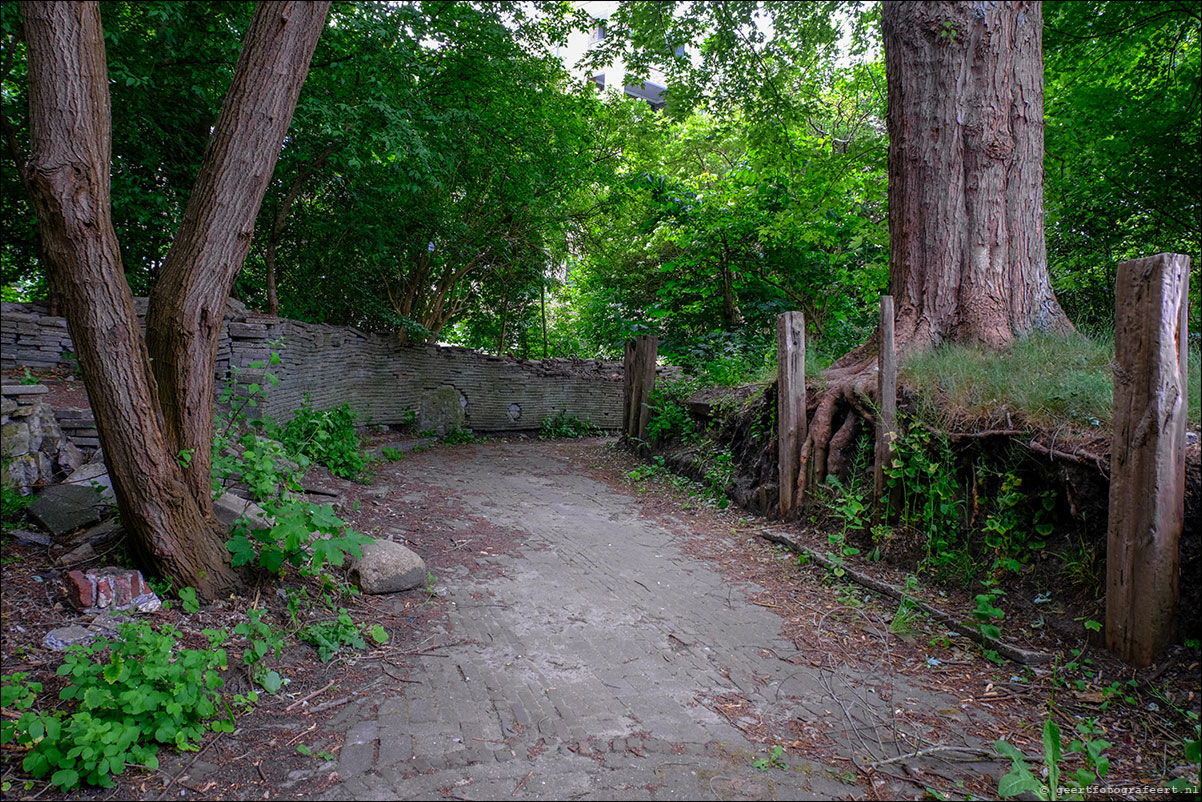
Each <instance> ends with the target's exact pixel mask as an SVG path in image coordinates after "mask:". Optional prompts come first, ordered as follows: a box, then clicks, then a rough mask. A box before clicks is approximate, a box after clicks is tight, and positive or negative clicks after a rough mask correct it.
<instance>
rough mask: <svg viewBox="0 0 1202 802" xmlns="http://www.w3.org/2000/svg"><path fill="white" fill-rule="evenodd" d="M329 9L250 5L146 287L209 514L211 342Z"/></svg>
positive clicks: (183, 446) (164, 375) (150, 322)
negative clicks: (205, 137)
mask: <svg viewBox="0 0 1202 802" xmlns="http://www.w3.org/2000/svg"><path fill="white" fill-rule="evenodd" d="M329 7H330V3H329V0H325V2H266V3H260V4H259V5H258V6H256V7H255V14H254V17H253V18H252V19H251V22H250V29H249V30H248V31H247V33H246V39H245V42H244V44H243V47H242V53H241V55H240V56H239V57H238V64H237V66H236V67H235V69H234V80H233V83H232V84H231V85H230V88H229V91H228V92H227V93H226V96H225V102H224V103H223V104H222V107H221V115H220V116H219V117H218V118H217V127H216V128H215V129H214V130H213V134H212V136H211V137H210V138H209V143H208V145H207V146H206V148H205V154H204V159H203V160H202V161H201V165H200V173H199V175H197V177H196V183H195V184H194V185H193V187H192V194H191V196H190V197H189V199H188V207H187V209H186V210H185V211H184V220H183V223H182V224H181V225H180V230H179V233H178V234H176V236H175V241H174V242H173V243H172V245H171V250H170V251H169V252H168V254H167V259H166V261H165V263H164V264H163V270H162V272H161V273H160V274H159V278H158V280H157V281H156V282H155V285H154V289H153V290H152V291H151V293H150V308H149V311H148V313H147V315H146V340H147V345H148V346H149V348H150V355H151V357H152V359H153V362H152V365H153V367H154V375H155V378H156V379H157V380H158V383H159V392H160V395H161V398H162V399H164V400H165V401H166V402H167V403H165V404H164V405H163V417H164V420H165V422H166V424H167V438H168V444H169V445H170V446H171V447H172V448H174V449H176V450H178V451H184V450H187V451H191V452H192V459H191V462H190V463H189V464H188V471H187V476H188V485H189V487H190V488H191V490H192V494H193V495H194V496H195V497H196V500H197V503H198V504H199V505H200V506H201V509H203V510H204V511H205V512H206V513H208V514H209V515H210V516H211V515H212V497H211V492H212V491H211V487H210V482H211V478H210V474H211V472H212V460H211V444H212V441H213V398H214V393H215V389H216V388H215V379H214V375H213V373H214V370H213V366H214V364H215V363H216V361H217V338H218V335H219V334H220V333H221V327H222V323H223V321H224V319H225V308H226V302H227V300H228V299H229V295H230V289H231V288H232V287H233V285H234V279H235V278H236V277H237V275H238V271H240V270H241V269H242V263H243V261H245V259H246V254H247V252H248V251H249V250H250V243H251V237H252V236H253V234H254V227H255V218H256V217H257V216H258V213H259V207H260V206H261V205H262V203H263V195H264V194H265V193H266V192H267V184H268V182H270V181H271V176H272V172H273V171H274V170H275V163H276V159H277V157H278V156H279V153H280V148H281V147H282V146H283V143H284V135H285V134H286V133H287V132H288V126H289V124H290V123H291V121H292V112H293V110H294V109H295V108H296V100H297V98H298V97H299V96H300V91H301V87H302V86H303V85H304V83H305V76H306V75H307V74H308V72H309V61H310V59H311V58H312V56H313V50H314V48H315V47H316V46H317V39H318V37H319V36H320V35H321V31H322V28H324V27H325V19H326V13H327V12H328V11H329Z"/></svg>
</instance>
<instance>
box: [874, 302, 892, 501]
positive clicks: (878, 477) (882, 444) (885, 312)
mask: <svg viewBox="0 0 1202 802" xmlns="http://www.w3.org/2000/svg"><path fill="white" fill-rule="evenodd" d="M880 334H881V348H880V354H879V356H878V357H877V371H878V372H877V377H876V382H877V384H876V388H877V396H876V397H877V400H878V401H879V409H878V412H877V422H876V460H875V464H874V465H873V470H872V498H873V500H874V502H876V503H877V504H878V505H879V504H880V501H881V498H882V497H883V496H884V495H885V466H886V465H888V464H889V463H890V461H891V460H892V459H893V441H894V439H895V438H896V437H897V349H896V347H895V346H894V342H893V296H892V295H882V296H881V324H880Z"/></svg>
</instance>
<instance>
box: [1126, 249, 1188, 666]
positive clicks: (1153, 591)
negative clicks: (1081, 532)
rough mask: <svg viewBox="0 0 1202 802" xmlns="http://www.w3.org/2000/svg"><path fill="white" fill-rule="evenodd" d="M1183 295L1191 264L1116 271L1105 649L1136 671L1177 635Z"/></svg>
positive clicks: (1163, 260) (1174, 260)
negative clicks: (1136, 668)
mask: <svg viewBox="0 0 1202 802" xmlns="http://www.w3.org/2000/svg"><path fill="white" fill-rule="evenodd" d="M1188 288H1189V257H1188V256H1183V255H1182V254H1166V253H1162V254H1158V255H1157V256H1152V257H1149V258H1147V259H1137V260H1135V261H1132V262H1124V263H1123V264H1121V265H1119V272H1118V283H1117V286H1116V292H1115V337H1114V345H1115V359H1114V433H1113V439H1112V445H1111V449H1110V453H1111V469H1110V524H1109V531H1108V533H1107V544H1106V647H1107V648H1108V649H1110V650H1111V651H1113V652H1114V653H1116V654H1117V655H1118V656H1119V657H1121V658H1122V659H1123V660H1125V661H1127V662H1129V663H1133V664H1135V665H1139V666H1146V665H1149V664H1150V663H1151V662H1152V660H1153V659H1155V657H1156V655H1157V653H1158V652H1159V651H1160V650H1161V649H1162V648H1164V647H1165V646H1167V645H1168V644H1169V643H1171V642H1172V638H1173V635H1174V631H1175V628H1176V616H1177V600H1178V577H1179V575H1180V556H1179V555H1180V552H1179V546H1178V544H1179V541H1180V539H1181V531H1182V528H1183V527H1184V525H1185V421H1186V399H1187V397H1188V393H1187V392H1186V387H1187V385H1186V383H1185V382H1186V365H1187V345H1186V341H1187V333H1188V331H1189V329H1188V324H1187V320H1186V309H1187V307H1188V306H1189V301H1188V298H1189V291H1188ZM1195 381H1197V379H1195Z"/></svg>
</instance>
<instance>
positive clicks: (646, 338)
mask: <svg viewBox="0 0 1202 802" xmlns="http://www.w3.org/2000/svg"><path fill="white" fill-rule="evenodd" d="M658 356H659V337H657V336H655V335H646V334H641V335H639V336H638V337H636V338H635V339H633V340H628V341H627V342H626V354H625V357H624V359H623V361H622V367H623V390H624V395H623V398H624V404H623V426H622V430H623V432H624V433H625V435H626V439H627V440H635V441H639V442H641V441H643V440H645V439H646V436H647V424H648V423H649V422H650V420H651V408H650V407H648V406H647V403H648V401H650V400H651V391H652V390H654V389H655V360H656V358H657V357H658Z"/></svg>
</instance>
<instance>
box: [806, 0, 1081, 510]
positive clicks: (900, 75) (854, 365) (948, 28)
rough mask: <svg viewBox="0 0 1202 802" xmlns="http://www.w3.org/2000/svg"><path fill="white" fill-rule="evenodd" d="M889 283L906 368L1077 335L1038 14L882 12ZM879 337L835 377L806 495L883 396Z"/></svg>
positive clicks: (812, 447) (979, 7) (971, 9)
mask: <svg viewBox="0 0 1202 802" xmlns="http://www.w3.org/2000/svg"><path fill="white" fill-rule="evenodd" d="M881 16H882V27H883V38H884V47H885V74H886V81H887V84H888V112H887V120H886V121H887V126H888V131H889V246H890V253H889V279H890V285H891V293H892V295H893V297H894V301H895V304H896V345H897V350H898V352H899V354H900V355H901V356H903V357H904V356H905V355H906V354H911V353H914V352H915V351H919V350H923V349H926V348H931V347H934V346H936V345H938V344H940V343H943V342H946V341H957V342H976V343H981V344H984V345H986V346H989V347H993V348H1003V347H1006V346H1007V345H1008V344H1009V343H1010V342H1012V341H1013V340H1014V339H1015V338H1016V337H1021V336H1023V335H1025V334H1029V333H1030V332H1032V331H1034V330H1049V331H1057V330H1058V331H1067V330H1069V329H1071V324H1070V323H1069V322H1068V318H1067V317H1065V315H1064V312H1063V311H1062V310H1061V308H1060V304H1059V303H1058V302H1057V301H1056V297H1055V295H1054V294H1053V293H1052V287H1051V280H1050V278H1049V276H1048V270H1047V257H1046V250H1045V246H1044V226H1043V128H1044V120H1043V52H1042V33H1043V21H1042V17H1041V13H1040V6H1039V3H1037V2H983V1H981V0H978V1H977V2H952V1H951V0H936V1H926V2H909V1H905V2H903V1H902V0H886V2H885V3H884V5H883V6H882V14H881ZM878 336H879V335H874V337H873V339H872V340H870V341H869V342H867V343H865V344H864V345H863V346H861V347H860V348H857V349H855V350H854V351H852V352H851V353H849V354H847V355H846V356H845V357H843V358H842V359H840V360H839V361H838V362H836V363H835V364H834V365H833V366H832V368H831V369H830V370H829V371H828V372H827V375H826V378H827V380H828V382H829V384H828V389H827V390H826V392H825V393H824V394H823V395H822V396H821V398H820V400H819V403H818V407H817V410H816V411H815V413H814V419H813V421H812V422H811V424H810V429H809V437H808V438H807V440H806V443H805V445H804V446H803V449H802V459H803V462H804V463H805V465H806V466H807V469H806V470H804V471H802V476H801V478H800V479H799V484H800V486H801V487H800V489H801V490H803V491H804V489H805V487H806V485H807V484H812V483H815V482H821V481H823V480H824V479H825V477H826V474H827V468H828V452H829V458H830V462H831V463H832V464H833V463H836V462H837V461H838V455H837V454H835V453H834V452H835V451H836V447H837V445H838V443H839V442H841V441H842V440H844V439H847V438H845V437H843V438H841V437H839V436H838V434H837V432H839V431H843V432H844V433H847V432H850V431H851V428H850V427H852V426H854V419H853V418H852V417H851V415H850V413H854V412H855V411H857V410H858V411H860V412H861V413H862V412H864V411H865V410H866V408H867V406H868V404H866V403H864V399H866V398H871V397H872V396H873V395H874V394H875V381H876V380H875V376H874V374H873V368H874V367H875V365H876V358H875V357H876V353H877V348H878V346H877V341H878Z"/></svg>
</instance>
